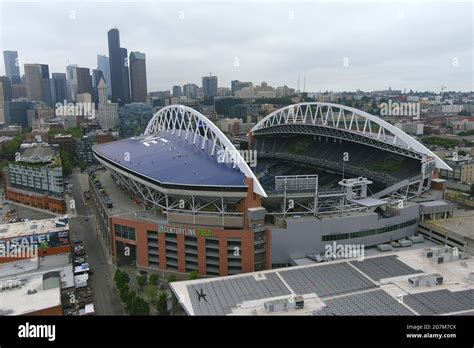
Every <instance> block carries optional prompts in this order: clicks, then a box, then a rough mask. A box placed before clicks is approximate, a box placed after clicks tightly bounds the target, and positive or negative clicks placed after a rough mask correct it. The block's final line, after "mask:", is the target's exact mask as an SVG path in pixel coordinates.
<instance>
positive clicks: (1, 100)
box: [0, 76, 12, 125]
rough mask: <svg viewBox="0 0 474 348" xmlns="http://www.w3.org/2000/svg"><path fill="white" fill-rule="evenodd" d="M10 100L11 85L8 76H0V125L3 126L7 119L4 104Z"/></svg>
mask: <svg viewBox="0 0 474 348" xmlns="http://www.w3.org/2000/svg"><path fill="white" fill-rule="evenodd" d="M11 100H12V84H11V81H10V79H9V78H8V76H0V124H3V125H4V124H5V123H6V122H7V118H6V115H5V106H6V103H8V102H9V101H11Z"/></svg>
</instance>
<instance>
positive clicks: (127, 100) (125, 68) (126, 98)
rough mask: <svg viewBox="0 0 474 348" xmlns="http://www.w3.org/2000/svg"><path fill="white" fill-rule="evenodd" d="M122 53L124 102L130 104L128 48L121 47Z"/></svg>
mask: <svg viewBox="0 0 474 348" xmlns="http://www.w3.org/2000/svg"><path fill="white" fill-rule="evenodd" d="M120 54H121V58H122V76H123V104H130V77H129V76H130V75H129V68H128V66H129V61H128V56H127V49H126V48H123V47H120Z"/></svg>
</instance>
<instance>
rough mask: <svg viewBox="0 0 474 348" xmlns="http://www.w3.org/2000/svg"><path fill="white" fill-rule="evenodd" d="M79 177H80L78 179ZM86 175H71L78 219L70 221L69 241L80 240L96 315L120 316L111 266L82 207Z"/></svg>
mask: <svg viewBox="0 0 474 348" xmlns="http://www.w3.org/2000/svg"><path fill="white" fill-rule="evenodd" d="M80 176H82V178H80ZM86 179H87V175H86V174H82V173H80V171H79V170H75V171H74V173H73V174H72V184H73V187H72V195H73V197H74V200H75V205H76V215H77V217H73V218H71V219H70V220H69V221H70V231H71V240H76V239H80V240H82V241H83V242H84V248H85V250H86V253H87V262H88V263H89V265H90V267H91V269H92V270H93V272H94V273H93V274H92V275H91V276H90V277H89V286H90V287H91V288H92V290H93V293H94V306H95V312H96V314H98V315H123V314H124V313H123V308H122V304H121V302H120V299H119V298H118V294H117V291H116V290H115V283H114V279H113V276H114V275H113V267H112V265H111V264H110V263H109V262H108V260H107V257H106V254H105V250H104V248H103V246H102V242H101V241H100V240H99V236H98V235H97V233H96V229H95V217H94V215H90V216H89V221H85V219H84V216H87V215H88V207H87V206H86V205H85V204H84V200H83V197H82V191H84V190H88V189H89V187H88V186H86V184H87V180H86Z"/></svg>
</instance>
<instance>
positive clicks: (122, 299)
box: [119, 284, 130, 303]
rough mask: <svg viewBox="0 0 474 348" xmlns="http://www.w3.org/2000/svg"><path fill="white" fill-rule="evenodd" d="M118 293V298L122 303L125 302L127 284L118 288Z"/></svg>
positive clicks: (127, 290)
mask: <svg viewBox="0 0 474 348" xmlns="http://www.w3.org/2000/svg"><path fill="white" fill-rule="evenodd" d="M119 295H120V300H121V301H122V302H123V303H127V300H128V297H129V295H130V289H129V288H128V285H126V284H125V285H124V286H122V287H121V288H120V290H119Z"/></svg>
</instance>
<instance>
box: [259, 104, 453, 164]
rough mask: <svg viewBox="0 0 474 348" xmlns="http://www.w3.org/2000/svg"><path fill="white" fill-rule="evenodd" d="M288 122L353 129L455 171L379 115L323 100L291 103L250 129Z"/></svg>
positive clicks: (342, 129) (260, 131)
mask: <svg viewBox="0 0 474 348" xmlns="http://www.w3.org/2000/svg"><path fill="white" fill-rule="evenodd" d="M284 125H288V126H293V125H302V126H319V127H323V128H326V129H328V128H329V129H334V130H337V131H344V132H349V133H352V134H353V135H357V136H363V137H366V138H370V139H371V140H373V141H377V142H379V143H384V144H387V145H388V146H391V147H392V148H393V147H395V148H399V149H401V150H403V151H412V152H416V153H419V154H422V155H425V156H429V157H433V158H434V160H435V162H436V167H438V168H440V169H447V170H452V169H451V167H449V166H448V165H447V164H446V163H445V162H444V161H443V160H442V159H441V158H439V157H438V156H437V155H436V154H434V153H433V152H432V151H430V150H429V149H428V148H427V147H426V146H424V145H423V144H421V143H420V142H418V141H417V140H415V139H414V138H412V137H411V136H409V135H408V134H406V133H405V132H403V131H402V130H401V129H399V128H397V127H395V126H393V125H391V124H390V123H388V122H386V121H384V120H382V119H381V118H379V117H377V116H374V115H371V114H369V113H367V112H365V111H362V110H358V109H355V108H352V107H349V106H345V105H340V104H334V103H322V102H310V103H299V104H294V105H288V106H286V107H283V108H281V109H278V110H276V111H274V112H272V113H271V114H269V115H267V116H266V117H264V118H263V119H262V120H260V121H259V122H258V123H257V124H256V125H255V126H254V127H253V128H252V129H251V131H250V132H251V133H252V134H255V133H257V134H258V133H262V132H263V131H264V130H265V129H267V128H268V129H270V128H271V127H275V126H284Z"/></svg>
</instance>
